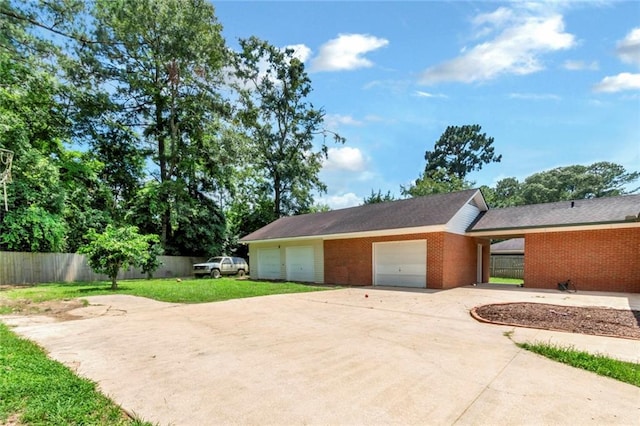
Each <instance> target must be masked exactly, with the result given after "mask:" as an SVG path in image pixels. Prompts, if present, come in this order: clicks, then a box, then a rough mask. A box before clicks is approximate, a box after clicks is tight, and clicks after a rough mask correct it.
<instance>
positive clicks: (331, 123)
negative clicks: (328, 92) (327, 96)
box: [324, 114, 363, 129]
mask: <svg viewBox="0 0 640 426" xmlns="http://www.w3.org/2000/svg"><path fill="white" fill-rule="evenodd" d="M324 124H325V126H326V127H327V128H328V129H334V128H336V127H339V126H362V124H363V123H362V121H359V120H356V119H355V118H353V117H352V116H350V115H340V114H327V115H325V116H324Z"/></svg>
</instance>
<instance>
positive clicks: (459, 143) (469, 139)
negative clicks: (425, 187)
mask: <svg viewBox="0 0 640 426" xmlns="http://www.w3.org/2000/svg"><path fill="white" fill-rule="evenodd" d="M481 130H482V127H481V126H480V125H478V124H473V125H464V126H448V127H447V129H446V130H445V131H444V133H443V134H442V136H440V139H438V141H436V143H435V145H434V147H433V150H432V151H426V152H425V155H424V158H425V160H427V165H426V166H425V169H424V176H425V177H426V178H436V179H438V178H439V179H445V180H447V179H449V176H453V177H455V178H457V179H459V180H462V181H464V180H465V179H466V177H467V174H469V173H470V172H472V171H476V170H480V169H482V166H484V165H485V164H489V163H492V162H496V163H499V162H500V160H501V159H502V155H496V154H495V150H494V147H493V146H492V145H493V138H492V137H488V136H487V134H486V133H481ZM443 169H444V170H445V171H446V173H444V174H442V170H443Z"/></svg>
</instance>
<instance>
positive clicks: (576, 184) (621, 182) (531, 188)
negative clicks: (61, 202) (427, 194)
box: [483, 161, 640, 207]
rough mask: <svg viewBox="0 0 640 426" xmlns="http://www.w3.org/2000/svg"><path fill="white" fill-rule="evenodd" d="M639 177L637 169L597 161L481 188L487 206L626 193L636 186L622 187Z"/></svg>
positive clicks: (511, 178) (505, 180) (515, 204)
mask: <svg viewBox="0 0 640 426" xmlns="http://www.w3.org/2000/svg"><path fill="white" fill-rule="evenodd" d="M639 178H640V172H627V171H626V169H625V168H624V167H623V166H621V165H619V164H615V163H610V162H605V161H601V162H597V163H593V164H591V165H588V166H584V165H573V166H566V167H557V168H555V169H551V170H547V171H543V172H539V173H534V174H533V175H531V176H529V177H527V178H526V179H525V180H524V181H523V182H519V181H518V180H517V179H516V178H514V177H510V178H505V179H502V180H500V181H498V182H497V183H496V186H495V188H487V187H485V188H483V193H484V195H485V197H486V198H487V203H488V204H489V205H490V206H491V207H509V206H518V205H523V204H536V203H550V202H555V201H569V200H579V199H584V198H600V197H611V196H618V195H625V194H630V193H634V192H637V191H638V190H639V189H640V188H632V189H626V188H627V187H629V186H630V185H632V184H633V183H634V182H636V181H637V180H638V179H639Z"/></svg>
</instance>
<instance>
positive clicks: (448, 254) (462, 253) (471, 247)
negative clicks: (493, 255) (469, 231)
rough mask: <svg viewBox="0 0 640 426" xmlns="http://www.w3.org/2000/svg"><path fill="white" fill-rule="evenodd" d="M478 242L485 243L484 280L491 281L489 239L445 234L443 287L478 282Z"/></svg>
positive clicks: (483, 255) (483, 251)
mask: <svg viewBox="0 0 640 426" xmlns="http://www.w3.org/2000/svg"><path fill="white" fill-rule="evenodd" d="M478 244H482V245H483V249H482V257H483V268H482V276H483V282H488V281H489V276H488V274H489V270H488V265H489V263H488V262H489V258H488V253H489V252H488V250H489V245H490V244H489V241H488V240H481V239H476V238H469V237H465V236H463V235H457V234H448V233H447V234H445V239H444V253H445V257H444V268H443V270H444V276H443V281H442V288H452V287H459V286H462V285H469V284H473V283H475V282H477V281H478V280H477V269H476V263H477V258H478V251H477V250H478Z"/></svg>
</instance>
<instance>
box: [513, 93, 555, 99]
mask: <svg viewBox="0 0 640 426" xmlns="http://www.w3.org/2000/svg"><path fill="white" fill-rule="evenodd" d="M509 98H511V99H525V100H530V101H559V100H561V99H562V98H561V97H560V96H558V95H554V94H552V93H510V94H509Z"/></svg>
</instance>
